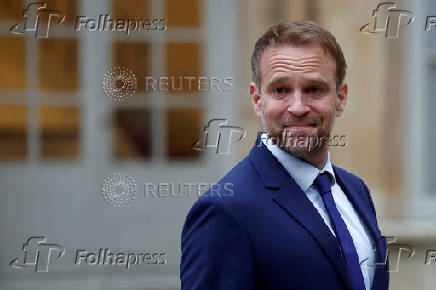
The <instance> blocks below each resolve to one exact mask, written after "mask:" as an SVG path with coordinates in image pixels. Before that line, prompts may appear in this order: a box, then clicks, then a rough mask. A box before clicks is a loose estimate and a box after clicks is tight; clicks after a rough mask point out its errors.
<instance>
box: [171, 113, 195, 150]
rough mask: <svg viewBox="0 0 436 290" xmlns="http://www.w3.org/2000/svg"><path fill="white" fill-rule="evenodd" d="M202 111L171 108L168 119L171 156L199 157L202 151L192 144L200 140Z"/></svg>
mask: <svg viewBox="0 0 436 290" xmlns="http://www.w3.org/2000/svg"><path fill="white" fill-rule="evenodd" d="M201 118H202V117H201V112H200V110H199V109H170V110H168V112H167V120H168V123H167V124H168V147H167V148H168V155H169V157H170V158H178V157H198V156H199V155H200V151H198V150H194V149H193V148H192V146H193V145H194V143H195V142H197V141H198V140H200V134H201Z"/></svg>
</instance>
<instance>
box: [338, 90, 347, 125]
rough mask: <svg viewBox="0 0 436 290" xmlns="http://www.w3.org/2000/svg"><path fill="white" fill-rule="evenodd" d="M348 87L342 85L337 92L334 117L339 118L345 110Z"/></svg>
mask: <svg viewBox="0 0 436 290" xmlns="http://www.w3.org/2000/svg"><path fill="white" fill-rule="evenodd" d="M347 94H348V85H347V84H346V83H343V84H342V85H341V87H340V88H339V90H338V92H337V97H336V117H340V116H341V115H342V113H343V112H344V110H345V104H346V103H347Z"/></svg>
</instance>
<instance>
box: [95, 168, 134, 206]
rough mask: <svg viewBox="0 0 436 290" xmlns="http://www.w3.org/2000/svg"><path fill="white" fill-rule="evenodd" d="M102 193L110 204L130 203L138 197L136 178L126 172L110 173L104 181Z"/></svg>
mask: <svg viewBox="0 0 436 290" xmlns="http://www.w3.org/2000/svg"><path fill="white" fill-rule="evenodd" d="M102 195H103V198H104V199H105V200H106V202H107V203H109V204H110V205H113V206H125V205H128V204H130V203H131V202H132V201H133V200H135V197H136V182H135V179H133V178H132V177H130V176H128V175H127V174H125V173H112V174H109V175H108V176H107V177H106V179H105V181H104V183H103V188H102Z"/></svg>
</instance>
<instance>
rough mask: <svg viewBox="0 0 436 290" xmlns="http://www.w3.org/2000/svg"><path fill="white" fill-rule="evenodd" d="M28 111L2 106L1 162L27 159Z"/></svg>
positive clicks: (0, 108)
mask: <svg viewBox="0 0 436 290" xmlns="http://www.w3.org/2000/svg"><path fill="white" fill-rule="evenodd" d="M26 113H27V109H26V107H21V106H0V160H23V159H25V158H26V147H27V146H26V142H27V141H26V127H27V123H26V122H27V116H26Z"/></svg>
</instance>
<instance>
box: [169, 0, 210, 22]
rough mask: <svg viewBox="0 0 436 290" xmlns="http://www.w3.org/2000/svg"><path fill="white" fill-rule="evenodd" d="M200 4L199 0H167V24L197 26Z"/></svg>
mask: <svg viewBox="0 0 436 290" xmlns="http://www.w3.org/2000/svg"><path fill="white" fill-rule="evenodd" d="M201 4H202V3H201V2H200V0H184V1H180V0H167V1H166V15H167V24H168V26H199V25H200V14H201V13H200V10H201V9H202V8H201Z"/></svg>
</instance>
